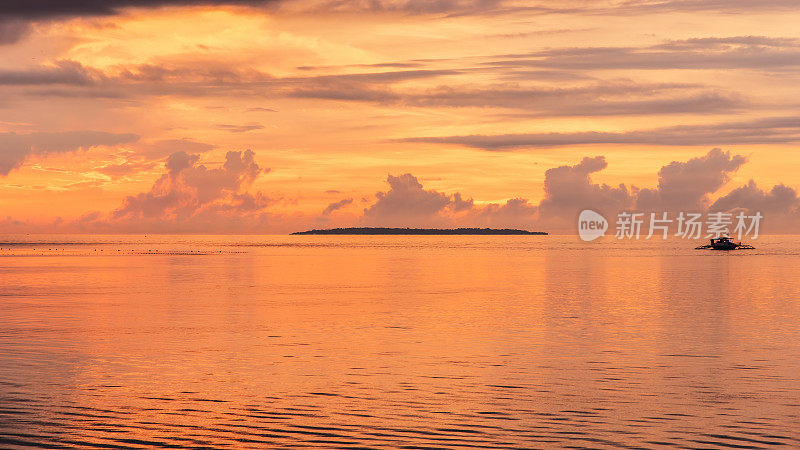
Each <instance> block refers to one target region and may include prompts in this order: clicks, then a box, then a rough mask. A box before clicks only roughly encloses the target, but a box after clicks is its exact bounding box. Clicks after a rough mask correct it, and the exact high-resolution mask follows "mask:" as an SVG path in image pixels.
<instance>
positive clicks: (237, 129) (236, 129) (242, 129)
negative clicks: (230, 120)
mask: <svg viewBox="0 0 800 450" xmlns="http://www.w3.org/2000/svg"><path fill="white" fill-rule="evenodd" d="M217 128H219V129H220V130H225V131H230V132H231V133H247V132H248V131H254V130H261V129H263V128H264V125H259V124H257V123H251V124H247V125H231V124H219V125H217Z"/></svg>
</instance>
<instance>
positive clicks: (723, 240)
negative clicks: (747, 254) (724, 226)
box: [695, 236, 755, 250]
mask: <svg viewBox="0 0 800 450" xmlns="http://www.w3.org/2000/svg"><path fill="white" fill-rule="evenodd" d="M753 249H755V247H753V246H752V245H749V244H742V243H741V242H733V241H732V240H731V238H729V237H727V236H722V237H719V238H716V239H711V243H710V244H706V245H701V246H699V247H695V250H753Z"/></svg>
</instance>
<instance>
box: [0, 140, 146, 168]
mask: <svg viewBox="0 0 800 450" xmlns="http://www.w3.org/2000/svg"><path fill="white" fill-rule="evenodd" d="M138 139H139V136H137V135H135V134H118V133H108V132H103V131H64V132H54V133H45V132H37V133H28V134H17V133H0V176H6V175H8V174H9V172H11V171H12V170H14V169H16V168H17V167H19V166H20V165H21V164H22V163H23V162H24V161H25V160H26V159H28V158H29V157H30V156H31V155H42V154H47V153H63V152H71V151H76V150H86V149H89V148H92V147H97V146H113V145H119V144H125V143H129V142H134V141H136V140H138Z"/></svg>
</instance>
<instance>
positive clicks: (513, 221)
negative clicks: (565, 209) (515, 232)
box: [465, 198, 539, 228]
mask: <svg viewBox="0 0 800 450" xmlns="http://www.w3.org/2000/svg"><path fill="white" fill-rule="evenodd" d="M470 209H471V211H470V214H469V215H467V216H466V217H465V219H466V220H465V222H466V224H468V225H475V226H482V227H494V228H520V227H521V228H533V227H536V226H538V224H537V223H536V220H537V217H538V212H539V207H538V206H537V205H534V204H531V203H529V202H528V200H527V199H524V198H512V199H509V200H506V202H505V203H504V204H497V203H490V204H488V205H485V206H483V207H473V206H472V204H470Z"/></svg>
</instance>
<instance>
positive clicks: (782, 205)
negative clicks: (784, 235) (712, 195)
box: [708, 180, 800, 233]
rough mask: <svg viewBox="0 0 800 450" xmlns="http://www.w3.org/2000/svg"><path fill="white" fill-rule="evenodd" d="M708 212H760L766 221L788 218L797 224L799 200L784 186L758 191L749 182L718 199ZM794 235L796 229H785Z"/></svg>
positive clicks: (799, 214)
mask: <svg viewBox="0 0 800 450" xmlns="http://www.w3.org/2000/svg"><path fill="white" fill-rule="evenodd" d="M708 209H709V210H710V211H736V210H743V211H744V212H746V213H747V214H748V215H752V214H755V213H756V212H761V213H762V214H763V215H764V216H765V217H766V218H768V220H770V221H772V220H773V219H775V218H777V217H786V216H788V217H790V218H793V219H795V221H794V222H793V224H795V225H796V224H797V219H798V218H800V198H798V196H797V191H796V190H795V189H793V188H791V187H788V186H786V185H784V184H778V185H775V186H773V187H772V189H770V190H769V191H764V190H762V189H760V188H759V187H758V186H757V185H756V182H755V181H753V180H750V181H749V182H748V183H747V184H746V185H744V186H740V187H738V188H736V189H734V190H732V191H731V192H729V193H728V194H726V195H724V196H722V197H720V198H718V199H717V200H716V201H715V202H714V203H713V204H712V205H711V206H710V207H709V208H708ZM786 231H787V232H792V233H795V232H797V228H796V227H794V228H793V229H786Z"/></svg>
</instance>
